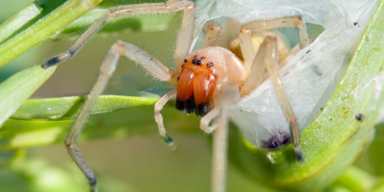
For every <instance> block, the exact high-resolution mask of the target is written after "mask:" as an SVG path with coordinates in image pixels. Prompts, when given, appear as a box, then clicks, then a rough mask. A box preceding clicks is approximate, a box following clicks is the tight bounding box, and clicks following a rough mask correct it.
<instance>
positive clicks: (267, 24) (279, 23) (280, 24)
mask: <svg viewBox="0 0 384 192" xmlns="http://www.w3.org/2000/svg"><path fill="white" fill-rule="evenodd" d="M284 27H297V29H298V30H299V37H300V48H301V49H303V48H304V47H306V46H308V35H307V29H306V27H305V23H304V21H303V19H302V18H301V17H300V16H289V17H281V18H276V19H269V20H258V21H253V22H250V23H247V24H245V25H244V26H243V28H242V30H250V31H252V32H258V31H264V30H268V29H275V28H284Z"/></svg>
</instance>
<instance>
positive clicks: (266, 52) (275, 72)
mask: <svg viewBox="0 0 384 192" xmlns="http://www.w3.org/2000/svg"><path fill="white" fill-rule="evenodd" d="M278 63H279V52H278V44H277V37H275V36H267V37H266V38H265V39H264V41H263V43H262V44H261V45H260V48H259V51H258V53H257V55H256V57H255V59H254V62H253V65H252V68H251V71H250V76H249V77H248V79H247V81H246V82H245V84H244V87H243V89H244V91H243V92H248V91H249V90H253V89H254V86H257V83H258V82H260V81H261V80H260V79H262V77H263V76H262V74H260V73H259V71H258V70H259V69H261V68H266V69H267V71H268V73H269V75H270V78H271V79H272V82H273V85H274V87H275V91H276V95H277V99H278V101H279V103H280V105H281V107H282V108H283V111H284V115H285V118H286V119H287V121H288V123H289V128H290V131H291V137H292V140H293V141H292V144H293V149H294V152H295V155H296V159H297V160H298V161H299V162H302V161H304V156H303V153H302V151H301V148H300V146H299V142H300V135H299V129H298V125H297V121H296V116H295V113H294V111H293V109H292V106H291V104H290V103H289V100H288V98H287V96H286V95H285V92H284V86H283V82H282V80H281V77H280V75H279V67H278Z"/></svg>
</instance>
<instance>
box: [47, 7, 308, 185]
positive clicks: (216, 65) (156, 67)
mask: <svg viewBox="0 0 384 192" xmlns="http://www.w3.org/2000/svg"><path fill="white" fill-rule="evenodd" d="M177 11H183V21H182V25H181V30H180V34H179V38H178V40H177V44H176V49H175V54H174V61H175V64H176V68H175V69H169V68H167V67H165V66H164V65H163V64H162V63H160V62H159V61H158V60H156V59H155V58H154V57H152V56H151V55H150V54H148V53H147V52H145V51H144V50H142V49H140V48H139V47H137V46H135V45H133V44H130V43H127V42H123V41H116V42H115V43H114V44H113V45H112V46H111V48H110V50H109V51H108V54H107V56H106V57H105V59H104V61H103V63H102V65H101V69H100V74H99V77H98V79H97V81H96V83H95V85H94V86H93V88H92V90H91V92H90V94H89V96H88V98H87V100H86V102H85V104H84V106H83V107H82V109H81V112H80V113H79V115H78V117H77V118H76V120H75V122H74V124H73V125H72V127H71V130H70V132H69V133H68V136H67V138H66V140H65V145H66V147H67V149H68V152H69V154H70V156H71V157H72V158H73V160H74V161H75V162H76V164H77V165H78V167H79V168H80V169H81V170H82V172H83V173H84V174H85V176H86V177H87V179H88V181H89V184H90V188H91V191H93V192H94V191H97V187H96V178H95V174H94V173H93V171H92V170H91V169H90V167H89V166H88V165H87V163H86V162H85V161H84V159H83V158H82V156H81V154H80V152H79V151H78V149H77V146H76V143H77V140H78V138H79V135H80V133H81V131H82V129H83V127H84V124H85V123H86V121H87V119H88V117H89V115H90V112H91V110H92V108H93V107H94V105H95V103H96V101H97V98H98V96H99V95H100V94H101V93H102V92H103V90H104V88H105V86H106V84H107V82H108V80H109V78H110V77H111V76H112V74H113V72H114V71H115V68H116V64H117V61H118V58H119V57H120V56H126V57H127V58H129V59H131V60H133V61H136V62H137V63H139V64H140V65H141V66H142V67H144V69H145V70H147V71H148V72H149V73H150V74H151V75H153V76H154V77H155V78H157V79H159V80H161V81H166V82H168V83H170V84H172V85H175V86H176V87H177V88H175V89H174V90H172V91H171V92H169V93H167V94H165V95H164V96H163V97H162V98H161V99H160V100H159V101H158V102H157V103H156V104H155V110H154V111H155V120H156V122H157V124H158V129H159V133H160V136H161V137H162V139H163V140H164V141H165V142H166V143H167V144H168V145H173V140H172V139H171V137H170V136H168V134H167V132H166V130H165V127H164V125H163V118H162V116H161V114H160V112H161V110H162V109H163V107H164V105H165V104H166V103H167V102H168V101H169V100H171V99H176V109H178V110H181V111H184V112H185V113H193V112H194V113H196V115H197V116H202V119H201V121H200V128H201V129H202V130H203V131H204V132H206V133H212V132H213V131H214V130H216V129H218V130H225V127H226V121H225V117H226V116H225V114H226V109H227V106H229V105H230V104H233V103H236V102H237V101H239V100H240V99H241V98H243V97H245V96H247V95H248V94H250V93H251V92H252V91H253V90H254V89H256V88H257V87H258V86H259V85H260V83H261V82H263V81H264V80H265V79H267V78H271V79H272V81H273V84H274V87H275V91H276V95H277V99H278V101H279V102H280V104H281V106H282V108H283V111H284V114H285V117H286V119H287V121H288V123H289V125H290V130H291V137H292V144H293V149H294V153H295V155H296V158H297V160H298V161H304V156H303V154H302V151H301V149H300V146H299V139H300V138H299V131H298V125H297V122H296V118H295V114H294V112H293V110H292V107H291V105H290V103H289V101H288V99H287V97H286V95H285V93H284V87H283V83H282V81H281V78H280V75H279V67H281V66H283V65H284V58H285V57H286V55H287V53H286V52H284V50H285V49H284V46H285V45H284V43H282V41H281V40H280V39H279V38H278V37H277V36H276V35H274V34H272V33H269V32H265V30H268V29H273V28H283V27H297V29H298V31H299V36H300V48H304V47H306V46H307V45H308V37H307V32H306V28H305V23H304V22H303V20H302V19H301V17H300V16H290V17H283V18H276V19H271V20H258V21H252V22H250V23H247V24H244V25H242V26H241V29H240V31H238V37H237V38H235V39H233V40H232V41H231V43H230V45H229V47H227V48H224V47H219V46H217V45H218V43H219V41H220V40H221V38H220V36H221V32H222V29H221V27H220V26H219V25H218V24H216V23H215V22H208V23H206V24H205V27H204V29H205V31H206V36H205V39H204V42H203V45H202V48H201V49H199V50H197V51H194V52H192V53H190V49H191V45H192V39H193V35H194V29H195V19H196V8H195V5H194V4H193V3H192V2H190V1H187V0H169V1H167V2H165V3H153V4H139V5H127V6H119V7H115V8H111V9H109V11H107V12H106V13H105V14H104V15H102V16H101V17H100V18H99V19H98V20H97V21H96V22H95V23H94V24H93V25H91V26H90V27H89V28H88V29H87V30H86V32H84V33H83V34H82V35H81V36H80V37H79V38H78V39H77V40H76V41H75V43H74V44H73V45H72V47H70V48H69V50H68V51H67V52H65V53H61V54H59V55H56V56H54V57H52V58H51V59H49V60H47V61H46V62H44V63H43V65H42V67H43V68H47V67H51V66H54V65H57V64H59V63H61V62H63V61H65V60H66V59H68V58H70V57H73V56H74V55H75V54H76V53H77V52H78V51H79V50H80V49H81V47H82V46H83V45H84V44H85V43H86V42H87V41H88V40H89V39H90V38H91V37H92V36H93V35H94V34H95V33H97V31H98V30H100V29H101V28H102V27H103V26H104V24H105V23H106V22H107V21H108V20H109V19H111V18H118V17H126V16H132V15H140V14H155V13H170V12H177ZM231 22H232V23H233V22H235V21H234V20H230V21H229V22H228V25H229V24H230V23H231ZM224 33H225V32H224ZM224 35H225V34H223V36H224ZM281 47H282V49H281ZM279 55H282V57H281V58H279ZM215 118H217V121H216V122H214V123H213V124H210V122H211V121H213V119H215ZM225 139H226V133H225V131H224V132H217V134H216V135H215V138H214V154H213V162H214V165H213V169H214V170H213V173H214V175H213V185H212V190H213V191H225V170H226V169H225V167H226V161H225V159H226V145H225V144H223V143H225V142H226V141H225Z"/></svg>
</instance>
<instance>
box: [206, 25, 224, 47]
mask: <svg viewBox="0 0 384 192" xmlns="http://www.w3.org/2000/svg"><path fill="white" fill-rule="evenodd" d="M204 31H205V32H206V35H205V38H204V41H203V46H202V48H205V47H213V46H217V43H218V42H219V39H220V35H221V27H220V26H219V25H218V24H217V23H215V22H208V23H206V24H205V25H204Z"/></svg>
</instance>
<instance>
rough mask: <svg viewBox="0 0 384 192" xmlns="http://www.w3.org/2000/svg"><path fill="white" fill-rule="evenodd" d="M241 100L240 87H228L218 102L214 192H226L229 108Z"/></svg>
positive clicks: (213, 157) (214, 152)
mask: <svg viewBox="0 0 384 192" xmlns="http://www.w3.org/2000/svg"><path fill="white" fill-rule="evenodd" d="M239 99H240V92H239V90H238V87H237V86H236V87H227V88H224V89H223V90H222V91H221V92H220V95H219V98H218V102H216V103H217V105H219V106H218V107H217V108H218V109H220V110H219V114H217V115H216V116H218V118H217V120H216V121H217V122H215V124H216V129H215V133H214V135H213V142H212V144H213V150H212V176H211V182H212V185H211V187H212V188H211V191H212V192H225V191H226V183H227V182H226V181H227V167H228V162H227V159H228V158H227V156H228V121H229V120H228V108H229V106H230V105H231V104H233V103H234V102H237V101H238V100H239ZM216 103H215V104H216ZM215 109H216V107H215Z"/></svg>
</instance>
